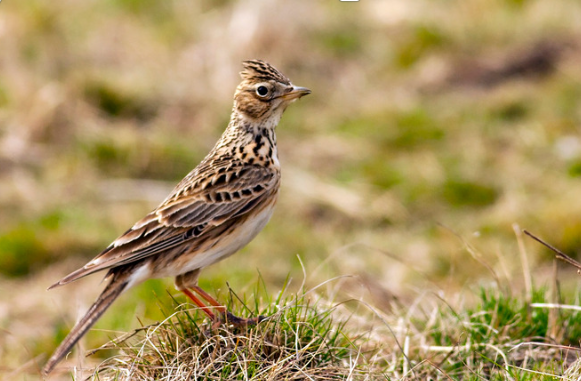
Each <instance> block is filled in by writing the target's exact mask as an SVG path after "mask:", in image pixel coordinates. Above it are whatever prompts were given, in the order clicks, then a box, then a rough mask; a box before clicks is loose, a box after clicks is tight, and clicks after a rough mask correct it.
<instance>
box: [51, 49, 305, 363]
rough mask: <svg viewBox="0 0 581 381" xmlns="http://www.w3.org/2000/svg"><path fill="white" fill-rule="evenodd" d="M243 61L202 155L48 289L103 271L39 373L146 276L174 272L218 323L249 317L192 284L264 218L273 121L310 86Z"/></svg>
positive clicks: (272, 192) (270, 195)
mask: <svg viewBox="0 0 581 381" xmlns="http://www.w3.org/2000/svg"><path fill="white" fill-rule="evenodd" d="M243 66H244V70H243V71H242V72H241V73H240V75H241V77H242V82H241V83H240V85H238V87H237V88H236V92H235V93H234V107H233V108H232V116H231V118H230V123H229V124H228V127H227V128H226V131H225V132H224V134H223V135H222V137H221V138H220V140H218V142H217V143H216V145H215V146H214V148H213V149H212V150H211V151H210V153H209V154H208V155H207V156H206V157H205V158H204V160H202V162H201V163H200V164H199V165H198V166H197V167H196V168H195V169H194V170H193V171H191V172H190V173H189V174H188V175H187V176H186V177H185V178H184V179H183V180H182V181H181V182H180V183H179V184H178V185H177V186H176V187H175V189H174V190H173V191H172V192H171V193H170V195H169V196H168V197H167V198H166V199H165V200H164V201H163V202H162V203H161V205H159V206H158V207H157V208H156V209H155V210H153V211H152V212H151V213H149V214H148V215H147V216H145V218H143V219H141V220H139V221H138V222H137V223H136V224H135V225H133V227H132V228H131V229H129V230H128V231H127V232H125V233H124V234H123V235H121V236H120V237H119V238H117V239H116V240H115V241H113V243H111V245H109V247H107V248H106V249H105V250H104V251H103V252H102V253H100V254H99V255H97V256H96V257H95V258H94V259H93V260H91V261H90V262H89V263H87V264H86V265H85V266H83V267H82V268H80V269H78V270H76V271H74V272H72V273H71V274H69V275H67V276H66V277H64V278H63V279H61V280H60V281H58V282H57V283H55V284H53V285H52V286H50V287H49V289H51V288H54V287H58V286H62V285H65V284H67V283H70V282H72V281H75V280H77V279H80V278H82V277H84V276H86V275H89V274H92V273H94V272H97V271H101V270H108V271H107V275H106V278H105V279H106V280H108V283H107V285H106V287H105V289H104V290H103V292H102V293H101V295H100V296H99V297H98V298H97V300H96V301H95V303H94V304H93V305H92V306H91V308H90V309H89V311H87V313H86V314H85V316H83V318H82V319H81V320H80V321H79V322H78V323H77V324H76V325H75V327H74V328H73V329H72V331H71V332H70V333H69V335H68V336H67V337H66V338H65V339H64V341H63V342H62V343H61V345H60V346H59V347H58V348H57V350H56V351H55V352H54V354H53V355H52V357H51V358H50V359H49V360H48V362H47V364H46V366H45V367H44V373H45V374H48V373H50V372H51V371H52V370H53V369H54V367H55V366H56V364H57V363H58V362H59V361H60V360H61V359H62V358H63V357H64V356H65V355H66V354H67V353H68V352H69V351H70V350H71V349H72V347H73V346H74V345H75V343H76V342H77V341H79V339H80V338H81V337H82V336H83V335H84V334H85V333H86V332H87V330H89V328H90V327H91V326H93V324H94V323H95V322H96V321H97V319H99V317H100V316H101V315H102V314H103V313H104V312H105V310H106V309H107V308H108V307H109V306H110V305H111V304H112V303H113V301H115V299H116V298H117V297H118V296H119V295H120V294H121V293H122V292H123V291H125V290H127V289H129V288H131V287H133V286H135V285H136V284H139V283H141V282H143V281H145V280H147V279H150V278H162V277H169V276H173V277H175V286H176V288H177V289H178V290H180V291H182V292H184V293H185V294H186V295H187V296H188V297H189V298H190V299H191V300H192V301H193V302H194V303H195V304H196V305H197V306H198V307H200V308H201V309H202V311H204V312H205V313H206V314H207V315H208V316H209V317H210V318H211V319H213V320H214V321H216V322H217V321H220V320H221V319H224V318H225V319H231V320H235V322H237V323H249V322H253V321H248V320H244V319H239V318H236V317H235V316H233V315H231V314H229V313H228V312H227V311H226V309H225V307H223V306H221V305H220V304H219V303H218V302H217V301H216V300H214V298H212V297H211V296H210V295H208V294H207V293H206V292H205V291H203V290H202V289H201V288H200V287H198V275H199V274H200V271H201V270H202V269H203V268H204V267H206V266H209V265H211V264H213V263H215V262H218V261H220V260H222V259H224V258H226V257H228V256H230V255H232V254H234V253H235V252H237V251H238V250H240V249H241V248H242V247H244V246H245V245H246V244H247V243H249V242H250V241H251V240H252V239H253V238H254V237H255V236H256V235H257V234H258V232H259V231H260V230H261V229H262V228H263V227H264V225H266V223H267V222H268V220H269V218H270V216H271V215H272V212H273V209H274V205H275V204H276V200H277V197H278V189H279V185H280V163H279V161H278V155H277V148H276V134H275V127H276V126H277V124H278V122H279V121H280V118H281V116H282V114H283V112H284V110H285V109H286V108H287V106H288V105H289V104H290V103H292V102H293V101H295V100H296V99H299V98H301V97H302V96H304V95H307V94H310V93H311V91H310V90H309V89H306V88H304V87H298V86H294V85H293V84H292V83H291V82H290V81H289V79H288V78H287V77H285V76H284V75H283V74H282V73H281V72H280V71H278V70H277V69H275V68H274V67H273V66H271V65H269V64H268V63H266V62H264V61H260V60H252V61H245V62H243ZM192 291H193V292H195V293H197V294H198V295H199V296H200V297H201V298H202V299H204V300H205V301H206V302H207V303H208V304H210V305H211V307H208V306H207V305H206V304H204V303H203V302H202V301H201V300H200V299H199V298H198V297H197V296H196V295H194V293H193V292H192ZM213 311H217V312H218V314H215V313H214V312H213Z"/></svg>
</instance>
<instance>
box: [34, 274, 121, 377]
mask: <svg viewBox="0 0 581 381" xmlns="http://www.w3.org/2000/svg"><path fill="white" fill-rule="evenodd" d="M121 278H123V279H119V278H118V277H112V279H111V282H110V283H109V284H108V285H107V287H106V288H105V290H103V292H102V293H101V295H99V297H98V298H97V300H96V301H95V303H93V305H92V306H91V308H90V309H89V311H87V313H86V314H85V316H83V318H82V319H81V320H80V321H79V322H78V323H77V324H76V325H75V327H74V328H73V329H72V330H71V332H70V333H69V334H68V336H67V337H66V338H65V339H64V340H63V342H62V343H61V345H59V347H58V348H57V349H56V351H55V352H54V353H53V355H52V356H51V358H50V359H49V360H48V362H47V363H46V365H45V366H44V369H43V373H44V375H48V374H49V373H50V372H51V371H52V370H53V369H54V367H55V366H56V365H57V364H58V363H59V362H60V361H61V360H62V359H63V357H65V356H66V354H67V353H69V351H70V350H71V349H72V348H73V346H74V345H75V344H76V343H77V341H79V339H80V338H81V337H83V335H84V334H85V333H86V332H87V331H88V330H89V329H90V328H91V327H92V326H93V325H94V324H95V323H96V322H97V320H98V319H99V318H100V317H101V315H103V313H104V312H105V311H106V310H107V308H109V306H110V305H111V304H112V303H113V302H114V301H115V299H117V297H118V296H119V295H121V293H122V292H123V290H125V288H126V287H127V284H128V281H127V278H126V277H121Z"/></svg>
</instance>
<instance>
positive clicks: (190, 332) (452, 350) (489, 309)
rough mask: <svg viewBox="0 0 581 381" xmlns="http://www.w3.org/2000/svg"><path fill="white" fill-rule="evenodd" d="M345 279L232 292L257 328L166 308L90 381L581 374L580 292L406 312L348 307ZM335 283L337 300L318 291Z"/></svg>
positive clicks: (432, 305)
mask: <svg viewBox="0 0 581 381" xmlns="http://www.w3.org/2000/svg"><path fill="white" fill-rule="evenodd" d="M341 283H342V280H341V279H336V280H331V281H329V282H327V284H325V285H319V286H317V287H315V288H313V289H310V290H306V291H304V290H303V291H299V292H298V293H292V292H289V291H287V290H284V289H283V290H282V291H281V292H279V293H278V294H277V295H276V297H275V298H274V299H273V297H272V296H271V295H270V294H269V293H268V292H267V290H266V289H265V286H264V283H263V282H262V281H260V282H258V285H257V286H256V288H255V290H254V292H253V293H252V297H251V298H250V299H248V300H243V299H241V298H240V297H238V296H237V295H236V294H234V293H233V292H232V291H230V294H229V295H230V298H229V302H228V307H229V309H230V310H231V311H233V312H234V313H235V314H237V315H239V316H247V317H254V316H258V315H265V316H269V318H268V319H267V320H265V321H263V322H261V323H259V324H258V325H256V326H250V327H238V328H236V327H232V326H230V327H227V326H219V327H213V326H212V324H211V323H209V322H208V321H207V319H205V317H204V316H203V314H201V313H200V312H199V311H198V310H196V309H191V308H190V305H189V304H182V303H180V302H179V301H178V300H176V299H173V303H172V304H170V305H167V306H166V307H164V308H162V314H163V316H164V319H163V321H161V322H160V323H154V324H151V325H148V326H144V327H142V328H139V329H137V330H134V331H132V332H129V333H127V334H125V335H123V336H121V337H119V338H117V339H114V340H113V341H111V342H110V343H108V344H106V345H104V346H103V347H102V348H100V350H104V349H106V350H107V351H108V352H107V353H108V356H107V358H106V359H105V360H104V361H103V362H101V363H100V364H99V365H98V366H97V367H96V368H95V369H94V370H93V371H91V372H92V376H91V379H93V380H182V379H204V380H240V379H243V380H304V379H316V380H335V379H337V380H339V379H341V380H343V379H351V380H379V379H385V380H417V379H427V380H483V379H486V380H556V379H566V380H574V379H577V378H576V377H578V376H579V375H581V374H579V370H578V367H579V365H578V364H579V363H580V362H581V361H578V359H579V358H580V356H579V355H580V350H579V347H578V340H579V337H580V334H581V308H579V307H577V306H576V305H577V304H578V301H579V297H580V294H579V291H581V289H578V291H577V292H576V294H575V295H574V296H572V297H570V298H566V297H563V296H561V295H557V296H555V295H554V294H555V293H554V291H553V290H551V289H550V288H534V290H533V292H532V299H531V301H530V302H526V301H525V300H526V297H524V296H523V295H519V294H515V295H513V294H512V293H513V292H514V290H510V289H509V288H507V287H488V288H480V289H477V290H473V291H471V292H470V293H468V294H467V295H466V296H465V297H463V298H462V300H459V299H457V300H456V301H449V300H446V299H445V298H444V297H442V296H439V295H433V294H430V293H426V294H423V295H421V296H419V297H418V298H417V299H416V300H415V301H413V303H412V304H411V305H404V304H402V303H399V302H395V303H393V304H392V308H391V310H390V311H389V312H388V311H381V310H379V309H377V308H376V307H373V306H371V305H369V304H367V303H365V302H362V301H356V300H352V299H351V300H350V299H345V293H344V292H345V288H346V287H345V286H346V285H347V283H346V284H343V285H341ZM329 285H332V288H331V289H333V290H334V291H333V293H332V294H329V293H327V292H323V289H324V288H325V287H324V286H329ZM331 296H332V298H329V297H331ZM555 297H557V300H559V301H560V303H559V304H555V303H553V301H554V300H555ZM340 298H343V299H344V300H337V299H340ZM567 303H572V304H567ZM112 349H113V352H111V350H112ZM97 351H98V350H97ZM567 377H568V378H567ZM78 379H80V378H78Z"/></svg>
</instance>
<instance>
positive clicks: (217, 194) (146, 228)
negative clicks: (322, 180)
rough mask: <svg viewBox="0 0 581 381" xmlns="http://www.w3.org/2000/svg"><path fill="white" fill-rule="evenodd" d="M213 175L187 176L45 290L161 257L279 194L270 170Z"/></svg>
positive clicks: (246, 169) (257, 168)
mask: <svg viewBox="0 0 581 381" xmlns="http://www.w3.org/2000/svg"><path fill="white" fill-rule="evenodd" d="M218 169H219V167H217V168H216V170H215V172H214V173H213V174H212V175H209V174H208V171H202V173H203V176H202V174H199V176H198V178H195V177H192V174H190V175H188V177H186V178H185V179H184V180H183V181H182V182H181V183H180V184H178V186H177V187H176V188H175V189H174V191H173V192H172V193H171V194H170V196H169V197H168V198H167V199H166V200H165V201H164V202H163V203H162V204H161V205H160V206H159V207H157V208H156V209H155V210H154V211H152V212H151V213H149V214H148V215H147V216H145V217H144V218H143V219H141V220H140V221H138V222H137V223H136V224H135V225H134V226H133V227H132V228H131V229H129V230H128V231H127V232H125V233H124V234H123V235H121V236H120V237H119V238H117V239H116V240H115V241H113V242H112V243H111V245H109V247H108V248H107V249H105V250H104V251H103V252H101V253H100V254H99V255H98V256H96V257H95V258H94V259H93V260H91V261H90V262H89V263H87V264H86V265H85V266H83V267H82V268H80V269H78V270H77V271H75V272H73V273H71V274H69V275H67V276H66V277H64V278H63V279H61V280H60V281H59V282H57V283H55V284H54V285H52V286H51V287H50V288H53V287H56V286H60V285H63V284H66V283H69V282H72V281H74V280H76V279H79V278H82V277H84V276H86V275H89V274H92V273H94V272H96V271H100V270H104V269H108V268H111V267H116V266H120V265H124V264H128V263H132V262H135V261H138V260H141V259H144V258H147V257H149V256H153V255H157V254H160V253H163V252H165V251H167V250H169V249H171V248H174V247H176V246H178V245H181V244H183V243H184V242H186V241H190V240H192V239H196V238H198V237H200V236H203V235H204V234H205V233H207V232H208V231H209V230H211V229H212V228H213V227H216V226H219V225H221V224H223V223H225V222H226V221H229V220H231V219H233V218H237V217H240V216H241V215H244V214H246V213H248V212H249V211H251V210H252V209H253V208H254V207H255V206H256V205H257V204H259V203H260V201H261V200H263V199H264V198H265V197H267V196H268V195H269V194H270V193H271V192H273V191H276V189H277V188H278V180H279V177H278V176H277V173H276V172H275V170H273V169H270V168H266V167H263V166H258V165H247V166H246V167H243V168H240V167H237V168H235V169H229V168H228V169H229V170H221V171H218ZM186 179H187V180H188V181H185V180H186ZM191 184H198V186H196V187H191ZM208 184H210V185H208ZM212 184H216V185H212Z"/></svg>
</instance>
